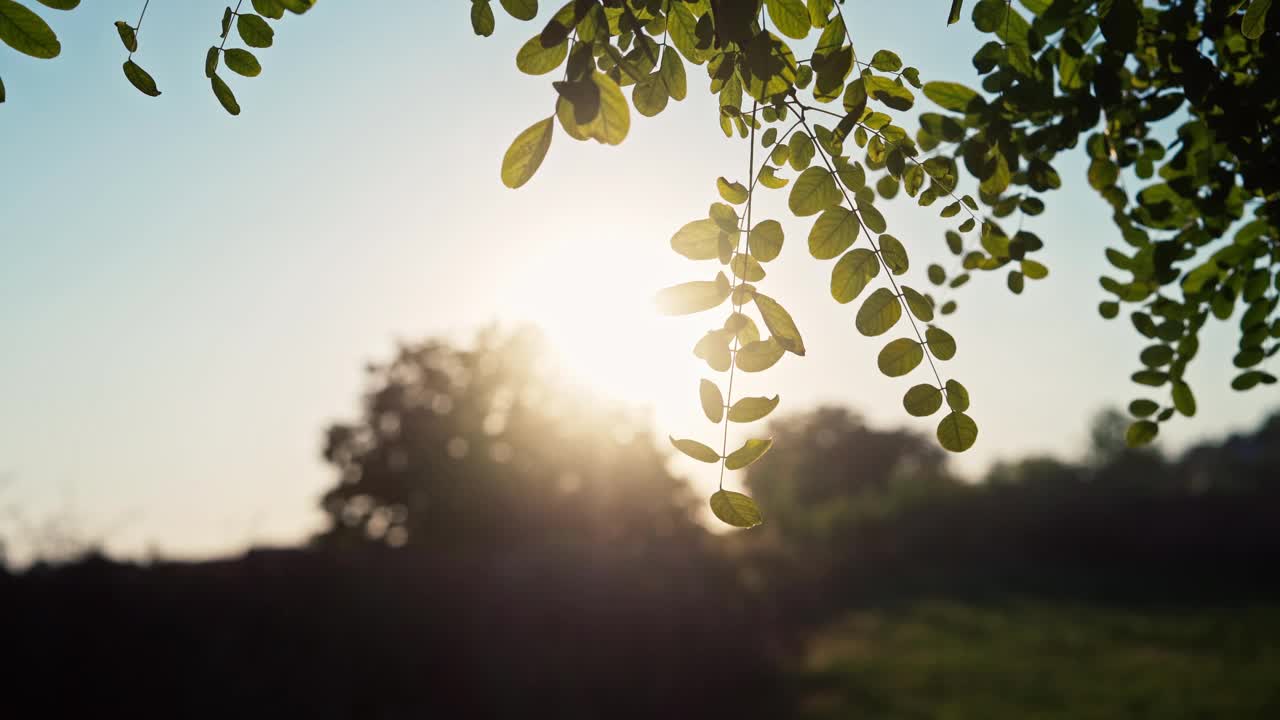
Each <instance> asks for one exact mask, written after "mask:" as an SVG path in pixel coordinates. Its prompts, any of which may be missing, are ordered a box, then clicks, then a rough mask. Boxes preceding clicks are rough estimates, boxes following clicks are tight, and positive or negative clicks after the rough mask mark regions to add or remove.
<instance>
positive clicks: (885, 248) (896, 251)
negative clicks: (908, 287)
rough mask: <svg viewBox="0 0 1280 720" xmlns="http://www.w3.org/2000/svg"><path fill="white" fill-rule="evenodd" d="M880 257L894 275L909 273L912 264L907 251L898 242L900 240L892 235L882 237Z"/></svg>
mask: <svg viewBox="0 0 1280 720" xmlns="http://www.w3.org/2000/svg"><path fill="white" fill-rule="evenodd" d="M880 257H881V258H883V259H884V264H885V265H886V266H887V267H888V268H889V269H890V270H891V271H893V274H894V275H901V274H903V273H905V272H906V271H907V268H908V267H910V265H911V262H910V260H908V259H907V249H906V248H905V247H903V246H902V243H901V242H898V238H896V237H894V236H892V235H881V236H880Z"/></svg>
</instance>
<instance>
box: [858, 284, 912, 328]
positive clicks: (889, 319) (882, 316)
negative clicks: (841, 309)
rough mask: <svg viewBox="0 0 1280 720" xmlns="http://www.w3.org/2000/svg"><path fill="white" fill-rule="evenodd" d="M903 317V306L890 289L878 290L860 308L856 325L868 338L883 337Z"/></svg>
mask: <svg viewBox="0 0 1280 720" xmlns="http://www.w3.org/2000/svg"><path fill="white" fill-rule="evenodd" d="M901 317H902V304H901V303H899V302H898V296H897V295H894V294H893V293H892V292H890V291H889V289H888V288H878V289H877V290H876V291H875V292H873V293H871V295H870V296H868V297H867V299H866V300H865V301H863V303H862V307H860V308H858V316H857V317H856V318H855V319H854V325H855V326H856V327H857V328H858V332H860V333H862V334H863V335H866V336H868V337H875V336H876V335H883V334H885V333H886V332H889V330H890V329H891V328H892V327H893V326H894V325H895V324H896V323H897V322H898V320H899V319H900V318H901Z"/></svg>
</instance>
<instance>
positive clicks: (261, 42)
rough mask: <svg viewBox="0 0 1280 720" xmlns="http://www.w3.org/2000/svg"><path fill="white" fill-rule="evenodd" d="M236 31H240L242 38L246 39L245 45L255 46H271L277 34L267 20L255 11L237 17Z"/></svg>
mask: <svg viewBox="0 0 1280 720" xmlns="http://www.w3.org/2000/svg"><path fill="white" fill-rule="evenodd" d="M236 31H237V32H239V33H240V39H241V40H244V44H245V45H248V46H249V47H255V48H266V47H271V43H272V41H273V40H274V39H275V36H276V31H275V30H272V29H271V26H270V25H268V24H267V21H266V20H263V19H262V18H261V17H259V16H257V15H254V14H253V13H246V14H244V15H240V16H237V17H236Z"/></svg>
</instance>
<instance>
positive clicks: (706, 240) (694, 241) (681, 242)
mask: <svg viewBox="0 0 1280 720" xmlns="http://www.w3.org/2000/svg"><path fill="white" fill-rule="evenodd" d="M723 234H724V231H723V230H721V229H720V226H719V225H717V224H716V221H715V220H712V219H710V218H703V219H702V220H694V221H693V222H690V223H685V225H684V227H682V228H680V229H679V230H677V231H676V234H675V235H672V236H671V249H672V250H675V251H676V252H678V253H680V254H681V255H683V256H685V257H687V258H689V259H690V260H712V259H714V258H716V257H718V256H719V247H720V238H721V236H722V235H723Z"/></svg>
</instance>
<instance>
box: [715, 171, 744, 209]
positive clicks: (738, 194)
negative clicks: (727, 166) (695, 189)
mask: <svg viewBox="0 0 1280 720" xmlns="http://www.w3.org/2000/svg"><path fill="white" fill-rule="evenodd" d="M716 190H718V191H720V197H722V198H724V201H725V202H727V203H733V204H734V205H741V204H742V203H744V202H746V201H747V188H746V187H745V186H743V184H742V183H740V182H730V181H729V180H726V179H725V178H724V177H718V178H716Z"/></svg>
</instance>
